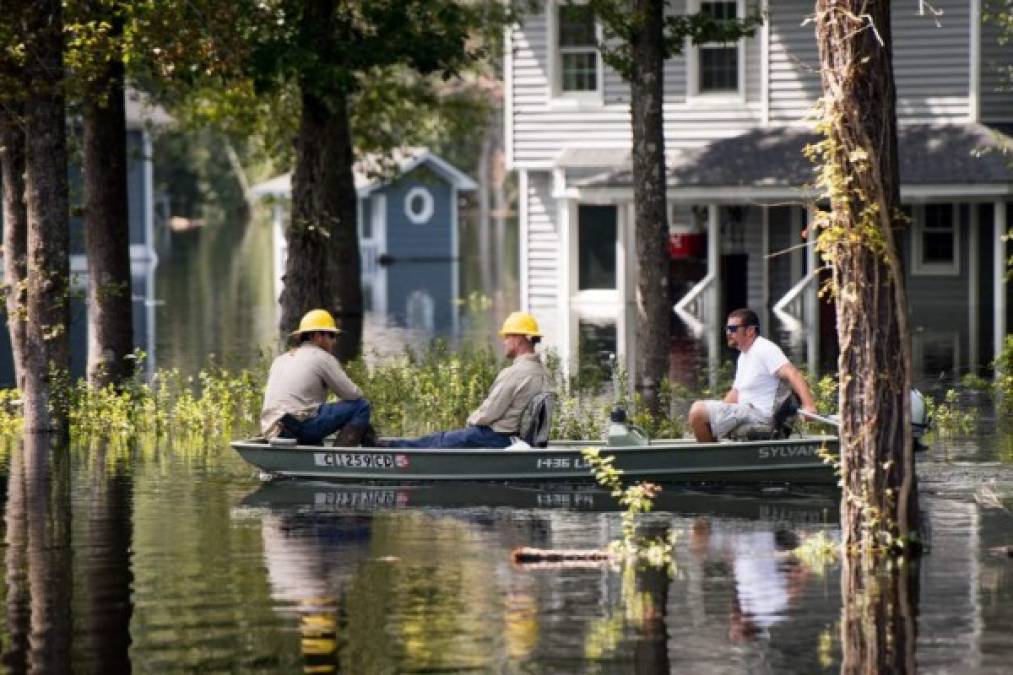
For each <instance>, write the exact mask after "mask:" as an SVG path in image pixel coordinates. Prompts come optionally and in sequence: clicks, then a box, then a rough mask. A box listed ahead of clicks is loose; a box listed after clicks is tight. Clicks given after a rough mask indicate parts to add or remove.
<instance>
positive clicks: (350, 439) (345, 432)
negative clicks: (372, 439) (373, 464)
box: [333, 424, 368, 448]
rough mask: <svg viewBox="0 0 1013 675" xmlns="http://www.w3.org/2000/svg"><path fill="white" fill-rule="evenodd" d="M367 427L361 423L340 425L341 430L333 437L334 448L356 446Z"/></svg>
mask: <svg viewBox="0 0 1013 675" xmlns="http://www.w3.org/2000/svg"><path fill="white" fill-rule="evenodd" d="M367 428H368V427H366V426H364V425H362V424H346V425H345V426H343V427H341V431H339V432H338V435H337V436H335V437H334V444H333V445H334V447H335V448H355V447H358V445H359V443H361V442H362V437H363V436H365V435H366V429H367Z"/></svg>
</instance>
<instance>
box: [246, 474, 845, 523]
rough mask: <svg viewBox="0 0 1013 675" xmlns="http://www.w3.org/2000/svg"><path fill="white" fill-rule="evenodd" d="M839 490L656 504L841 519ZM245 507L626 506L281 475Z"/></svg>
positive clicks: (590, 498)
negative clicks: (351, 482) (304, 479)
mask: <svg viewBox="0 0 1013 675" xmlns="http://www.w3.org/2000/svg"><path fill="white" fill-rule="evenodd" d="M838 499H839V494H838V493H837V490H836V489H831V488H809V489H807V490H805V491H804V492H803V491H798V490H795V491H779V492H775V493H771V492H770V491H759V490H749V491H741V490H740V491H736V492H735V493H728V492H724V491H715V490H690V489H685V488H680V487H676V486H668V487H666V488H665V489H663V490H662V492H661V494H659V495H658V497H657V498H656V499H655V502H654V511H664V512H670V513H680V514H698V513H699V514H704V513H706V514H711V515H720V516H726V517H732V518H746V519H751V520H764V521H772V522H782V521H784V522H790V523H800V524H802V523H811V524H820V523H833V522H837V520H838ZM243 506H245V507H250V508H268V509H271V510H272V511H287V510H298V511H301V512H340V513H368V512H373V511H382V510H391V509H404V508H448V509H453V508H476V507H485V508H503V507H511V508H517V509H568V510H573V511H618V510H619V506H618V503H617V502H616V499H615V498H614V497H612V495H611V494H610V493H609V492H608V491H607V490H602V489H598V488H595V487H593V486H587V485H576V484H574V485H567V484H562V485H561V484H552V485H546V486H524V485H508V484H502V483H468V482H459V483H453V484H433V485H407V486H387V485H342V484H338V483H329V482H324V481H319V482H318V481H292V480H284V481H273V482H271V483H265V484H263V485H261V486H260V487H259V488H258V489H257V490H255V491H253V492H251V493H250V494H249V495H247V496H246V497H245V498H244V499H243Z"/></svg>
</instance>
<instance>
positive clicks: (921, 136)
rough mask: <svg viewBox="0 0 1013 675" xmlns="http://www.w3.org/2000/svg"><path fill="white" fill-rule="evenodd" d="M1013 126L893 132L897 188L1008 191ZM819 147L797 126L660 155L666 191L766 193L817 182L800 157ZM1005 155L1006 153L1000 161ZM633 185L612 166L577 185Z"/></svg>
mask: <svg viewBox="0 0 1013 675" xmlns="http://www.w3.org/2000/svg"><path fill="white" fill-rule="evenodd" d="M1011 136H1013V126H1011V125H995V126H986V125H984V124H916V125H904V126H901V127H899V128H898V131H897V147H898V151H899V153H900V181H901V184H902V185H980V184H1013V138H1011ZM817 140H818V138H817V136H816V135H815V134H814V133H813V132H812V131H810V130H808V129H804V128H797V127H777V128H767V129H756V130H753V131H749V132H747V133H744V134H741V135H739V136H734V137H731V138H727V139H722V140H718V141H714V142H712V143H709V144H707V145H705V146H703V147H700V148H694V149H688V150H687V149H681V150H677V151H675V152H672V153H669V154H667V156H666V164H667V170H668V186H669V188H671V189H673V190H675V191H678V190H679V189H680V188H719V187H720V188H734V187H771V188H791V189H798V188H803V187H805V186H809V185H812V184H813V183H814V182H815V171H814V167H813V164H812V163H811V162H810V161H809V160H808V159H807V158H806V157H805V156H804V155H803V149H804V148H805V146H806V145H808V144H811V143H814V142H816V141H817ZM1004 148H1005V150H1006V152H1007V153H1011V154H1008V155H1007V156H1004V155H1003V149H1004ZM632 184H633V175H632V171H631V169H630V168H629V165H628V163H627V164H626V166H613V167H612V168H609V169H607V170H605V171H602V172H599V173H597V174H595V175H593V176H590V177H588V178H585V179H584V180H581V181H578V182H576V183H575V185H576V186H577V187H581V188H617V187H629V186H631V185H632Z"/></svg>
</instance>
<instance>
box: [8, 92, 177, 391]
mask: <svg viewBox="0 0 1013 675" xmlns="http://www.w3.org/2000/svg"><path fill="white" fill-rule="evenodd" d="M126 102H127V105H126V114H127V199H128V209H129V211H128V218H129V224H130V293H131V299H132V300H133V310H132V311H133V327H134V345H135V346H136V347H137V348H138V349H141V350H143V351H144V352H145V353H146V354H147V361H146V367H147V370H148V372H149V373H150V372H152V370H153V368H154V364H155V307H154V305H155V302H154V298H155V268H156V266H157V265H158V256H157V255H156V253H155V237H154V200H153V189H154V188H153V177H152V151H151V134H150V132H149V130H148V125H149V124H156V125H157V124H165V123H167V122H168V121H169V118H168V116H167V115H166V114H165V112H164V111H162V110H161V109H160V108H155V107H151V106H149V105H148V104H147V103H145V102H143V100H142V99H141V98H140V96H139V95H138V94H137V93H136V92H132V91H131V92H128V93H127V97H126ZM69 180H70V202H71V214H75V213H77V212H79V211H80V209H79V206H80V204H81V203H82V202H83V200H84V195H83V194H82V191H81V189H80V185H81V169H80V167H79V166H76V165H75V166H71V167H70V176H69ZM70 273H71V305H70V367H71V375H72V376H73V377H75V378H77V377H83V376H84V375H85V370H86V368H87V364H88V321H87V315H86V312H87V306H86V303H85V292H86V289H87V285H88V263H87V259H86V258H85V247H84V223H83V222H82V220H81V217H80V216H78V215H72V216H71V219H70ZM0 274H2V269H0ZM13 385H14V362H13V358H12V353H11V343H10V333H9V332H8V331H7V325H6V320H5V321H4V324H3V330H0V386H13Z"/></svg>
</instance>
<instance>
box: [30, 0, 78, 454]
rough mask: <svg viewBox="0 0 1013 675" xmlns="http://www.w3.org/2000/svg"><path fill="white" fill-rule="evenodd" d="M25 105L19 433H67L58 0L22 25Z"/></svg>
mask: <svg viewBox="0 0 1013 675" xmlns="http://www.w3.org/2000/svg"><path fill="white" fill-rule="evenodd" d="M27 28H28V31H29V34H28V39H27V41H26V43H27V44H26V59H25V62H26V63H27V66H26V74H27V76H28V97H27V102H26V104H25V134H26V135H25V184H26V190H25V204H26V209H27V218H28V235H27V254H28V274H27V279H28V299H27V307H28V311H27V315H26V321H27V332H26V336H27V339H26V343H25V352H24V357H23V370H22V372H23V373H24V376H25V390H24V398H23V400H24V423H25V431H26V432H35V431H57V432H58V433H59V434H60V435H63V436H65V435H66V433H67V397H66V395H65V394H66V392H64V391H60V387H61V384H60V383H61V382H63V383H65V381H66V377H67V374H68V371H69V366H70V359H69V355H70V342H69V338H68V333H69V331H68V326H69V324H70V298H69V284H68V280H69V275H70V264H69V259H68V256H67V248H68V239H69V236H68V220H67V219H68V213H67V139H66V129H65V127H64V124H65V114H64V99H63V93H62V91H61V86H62V75H63V14H62V10H61V5H60V2H59V1H58V0H44V1H40V2H38V3H36V5H35V11H34V12H33V13H32V15H31V18H30V19H29V21H28V26H27Z"/></svg>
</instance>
